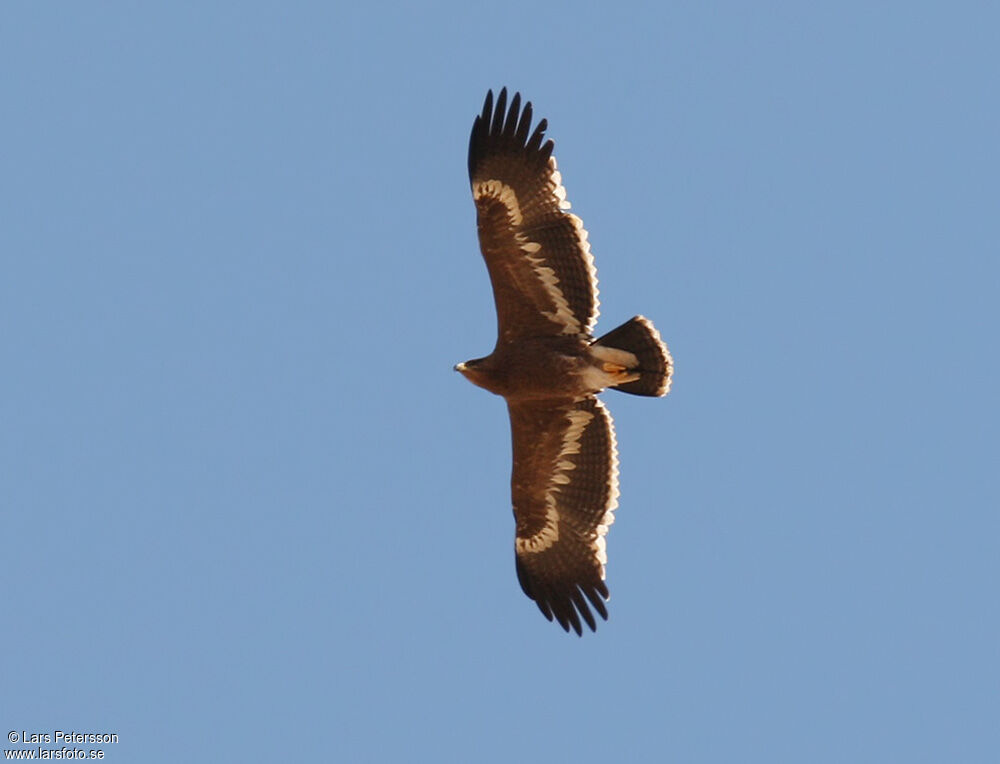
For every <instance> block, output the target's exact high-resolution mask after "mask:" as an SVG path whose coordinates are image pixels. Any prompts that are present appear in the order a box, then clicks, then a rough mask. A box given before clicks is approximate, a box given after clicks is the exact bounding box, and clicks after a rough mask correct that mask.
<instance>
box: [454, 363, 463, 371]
mask: <svg viewBox="0 0 1000 764" xmlns="http://www.w3.org/2000/svg"><path fill="white" fill-rule="evenodd" d="M455 371H465V364H464V363H456V364H455Z"/></svg>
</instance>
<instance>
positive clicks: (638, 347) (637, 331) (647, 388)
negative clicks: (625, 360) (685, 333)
mask: <svg viewBox="0 0 1000 764" xmlns="http://www.w3.org/2000/svg"><path fill="white" fill-rule="evenodd" d="M594 344H595V345H603V346H604V347H609V348H617V349H619V350H627V351H628V352H629V353H632V354H633V355H634V356H635V357H636V358H638V359H639V365H638V366H637V367H636V368H634V369H629V371H630V372H638V373H639V379H637V380H634V381H632V382H623V383H622V384H620V385H615V386H614V388H613V389H614V390H621V391H622V392H623V393H631V394H632V395H650V396H661V395H666V394H667V392H668V391H669V390H670V377H671V374H672V373H673V370H674V362H673V359H672V358H671V357H670V351H669V350H667V346H666V344H664V342H663V340H661V339H660V333H659V332H658V331H656V327H655V326H653V322H652V321H650V320H649V319H647V318H644V317H643V316H636V317H635V318H632V319H629V320H628V321H626V322H625V323H624V324H622V325H621V326H619V327H618V328H617V329H612V330H611V331H610V332H608V333H607V334H605V335H604V336H603V337H601V338H600V339H598V340H595V342H594Z"/></svg>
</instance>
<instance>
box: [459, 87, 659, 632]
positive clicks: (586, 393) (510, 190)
mask: <svg viewBox="0 0 1000 764" xmlns="http://www.w3.org/2000/svg"><path fill="white" fill-rule="evenodd" d="M531 118H532V110H531V104H530V103H527V104H525V105H524V108H523V109H522V108H521V96H520V94H519V93H516V94H515V95H514V97H513V98H512V99H511V102H510V107H509V108H508V106H507V91H506V89H504V90H501V91H500V95H499V97H498V98H497V101H496V106H495V107H494V103H493V93H492V91H490V93H489V94H487V96H486V102H485V104H484V105H483V111H482V113H481V114H480V115H479V116H478V117H477V118H476V121H475V123H474V124H473V127H472V136H471V138H470V140H469V179H470V182H471V185H472V195H473V199H474V200H475V203H476V213H477V219H478V228H479V245H480V248H481V249H482V253H483V258H484V259H485V260H486V267H487V270H488V271H489V274H490V281H491V282H492V284H493V296H494V300H495V302H496V310H497V344H496V347H495V348H494V350H493V352H492V353H491V354H490V355H489V356H487V357H486V358H480V359H477V360H474V361H466V362H465V363H460V364H458V366H456V367H455V368H456V369H457V370H458V371H460V372H462V374H464V375H465V377H466V378H468V379H469V380H470V381H471V382H473V383H474V384H476V385H479V386H480V387H483V388H485V389H487V390H489V391H490V392H493V393H496V394H498V395H502V396H503V397H504V398H505V399H506V401H507V407H508V411H509V413H510V423H511V439H512V442H513V447H514V448H513V462H514V466H513V471H512V474H511V498H512V500H513V505H514V517H515V520H516V533H515V539H514V551H515V559H516V564H517V576H518V580H519V582H520V584H521V588H522V589H523V590H524V592H525V594H527V595H528V596H529V597H530V598H531V599H533V600H534V601H535V603H536V604H537V605H538V607H539V609H540V610H541V611H542V613H543V614H544V615H545V617H546V618H548V619H549V620H552V619H553V618H555V620H556V621H558V623H559V624H560V625H561V626H562V627H563V629H565V630H566V631H569V629H570V628H572V629H573V630H574V631H576V633H577V634H581V633H582V627H581V618H582V619H583V622H585V623H586V624H587V626H589V627H590V629H591V630H594V629H595V628H596V621H595V619H594V616H593V614H592V613H591V608H593V609H594V610H596V611H597V613H598V614H599V615H600V616H601V617H602V618H604V619H607V617H608V612H607V608H606V607H605V604H604V601H605V600H607V599H608V589H607V586H605V584H604V563H605V562H606V559H607V558H606V555H605V551H604V549H605V544H604V536H605V534H606V533H607V531H608V526H609V525H611V523H612V522H613V521H614V514H613V512H614V510H615V507H617V505H618V453H617V448H616V445H615V432H614V425H613V423H612V420H611V415H610V414H609V413H608V411H607V409H606V408H605V407H604V405H603V404H602V403H601V401H599V400H598V399H597V398H596V397H595V394H596V393H598V392H600V391H601V390H603V389H604V388H606V387H614V388H616V389H619V390H622V391H624V392H629V393H633V394H636V395H657V396H658V395H665V394H666V393H667V391H668V390H669V387H670V377H671V372H672V368H673V363H672V361H671V358H670V354H669V353H668V351H667V348H666V345H664V344H663V342H662V341H661V340H660V336H659V333H658V332H657V331H656V329H655V328H654V327H653V325H652V323H650V322H649V321H648V320H646V319H645V318H643V317H642V316H636V317H635V318H633V319H631V320H629V321H627V322H626V323H624V324H622V325H621V326H619V327H618V328H617V329H614V330H613V331H612V332H610V333H609V334H607V335H605V336H604V337H602V338H600V339H597V340H595V339H594V338H593V336H592V332H593V329H594V324H595V323H596V321H597V314H598V300H597V272H596V270H595V268H594V259H593V257H592V256H591V253H590V245H589V244H588V243H587V232H586V230H584V228H583V223H582V221H581V220H580V218H578V217H576V215H572V214H569V213H568V212H566V210H568V209H569V207H570V205H569V202H568V201H566V191H565V189H564V188H563V186H562V178H561V176H560V173H559V171H558V170H557V169H556V161H555V158H554V157H552V147H553V144H552V141H551V140H549V141H545V140H544V138H545V130H546V127H547V123H546V121H545V120H544V119H543V120H541V121H540V122H539V123H538V124H537V125H536V126H535V128H534V130H532V129H531Z"/></svg>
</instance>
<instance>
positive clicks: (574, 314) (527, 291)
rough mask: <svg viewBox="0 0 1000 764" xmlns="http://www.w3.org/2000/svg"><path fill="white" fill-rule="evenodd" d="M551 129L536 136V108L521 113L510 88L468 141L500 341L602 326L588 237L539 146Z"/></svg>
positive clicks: (547, 151) (542, 125)
mask: <svg viewBox="0 0 1000 764" xmlns="http://www.w3.org/2000/svg"><path fill="white" fill-rule="evenodd" d="M546 127H547V122H546V121H545V120H544V119H543V120H541V121H540V122H539V123H538V125H537V126H536V127H535V129H534V131H531V104H530V103H526V104H525V106H524V109H523V110H522V109H521V94H520V93H515V94H514V98H513V99H512V100H511V104H510V108H509V109H507V89H506V88H504V89H503V90H501V91H500V95H499V97H498V98H497V102H496V107H495V108H494V105H493V91H490V92H489V93H488V94H487V96H486V103H485V104H484V105H483V112H482V114H480V115H479V116H478V117H476V121H475V124H474V125H473V126H472V135H471V137H470V139H469V180H470V181H471V184H472V196H473V199H474V200H475V202H476V212H477V215H478V224H479V245H480V248H481V249H482V252H483V257H484V258H485V260H486V267H487V269H488V270H489V273H490V281H491V282H492V284H493V296H494V299H495V301H496V309H497V325H498V326H497V328H498V332H499V338H500V341H502V342H503V341H510V340H514V339H517V338H519V337H528V336H531V337H541V336H551V335H560V334H567V335H579V334H590V333H591V331H592V330H593V328H594V323H595V322H596V321H597V314H598V300H597V271H596V270H595V268H594V258H593V256H592V255H591V253H590V245H589V244H588V243H587V232H586V230H584V228H583V223H582V221H581V220H580V218H578V217H577V216H576V215H572V214H569V213H567V212H566V210H568V209H569V206H570V205H569V202H568V201H566V190H565V189H564V188H563V186H562V177H561V175H560V174H559V171H558V170H557V169H556V160H555V158H554V157H553V156H552V147H553V144H552V141H551V140H549V141H545V143H544V144H543V143H542V140H543V138H544V136H545V129H546Z"/></svg>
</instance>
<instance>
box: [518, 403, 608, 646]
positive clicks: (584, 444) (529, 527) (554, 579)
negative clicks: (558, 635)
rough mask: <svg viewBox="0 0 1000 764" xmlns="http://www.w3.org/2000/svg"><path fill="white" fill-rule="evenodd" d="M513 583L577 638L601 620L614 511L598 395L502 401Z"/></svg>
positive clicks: (605, 429) (605, 428)
mask: <svg viewBox="0 0 1000 764" xmlns="http://www.w3.org/2000/svg"><path fill="white" fill-rule="evenodd" d="M508 408H509V412H510V423H511V436H512V440H513V444H514V469H513V473H512V475H511V494H512V499H513V504H514V517H515V520H516V523H517V532H516V537H515V539H514V551H515V557H516V562H517V578H518V581H519V582H520V583H521V588H522V589H523V590H524V593H525V594H527V595H528V596H529V597H530V598H531V599H533V600H534V601H535V603H536V604H537V605H538V608H539V610H541V611H542V614H543V615H544V616H545V617H546V618H548V619H549V620H550V621H551V620H552V618H553V617H555V619H556V620H557V621H558V622H559V625H560V626H562V627H563V629H565V630H566V631H569V629H570V627H572V628H573V630H574V631H576V633H577V634H580V633H581V627H580V618H581V617H582V618H583V620H584V621H585V622H586V624H587V625H588V626H589V627H590V629H591V631H593V630H595V629H596V628H597V626H596V622H595V620H594V616H593V615H592V614H591V612H590V609H589V608H588V606H587V602H588V601H589V602H590V605H592V606H593V608H594V610H596V611H597V612H598V613H599V614H600V616H601V617H602V618H604V619H605V620H607V618H608V611H607V608H606V607H605V605H604V600H606V599H607V598H608V588H607V586H605V584H604V564H605V563H606V562H607V556H606V554H605V545H604V536H605V534H606V533H607V532H608V526H609V525H611V523H612V522H614V510H615V508H616V507H617V506H618V451H617V446H616V443H615V431H614V425H613V423H612V421H611V415H610V414H609V413H608V410H607V409H606V408H605V407H604V404H602V403H601V402H600V401H599V400H598V399H597V398H595V397H593V396H588V397H586V398H582V399H578V400H572V399H567V400H565V401H551V400H550V401H532V402H521V403H510V404H508Z"/></svg>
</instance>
